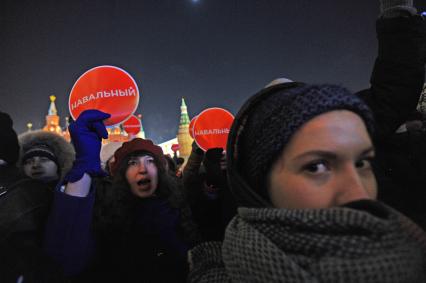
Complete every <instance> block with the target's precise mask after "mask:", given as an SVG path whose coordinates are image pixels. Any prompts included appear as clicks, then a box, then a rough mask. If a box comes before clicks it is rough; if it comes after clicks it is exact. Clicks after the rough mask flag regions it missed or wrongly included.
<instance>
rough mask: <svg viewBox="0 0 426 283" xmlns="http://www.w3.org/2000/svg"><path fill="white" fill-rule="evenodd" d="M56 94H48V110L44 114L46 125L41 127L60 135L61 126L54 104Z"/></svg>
mask: <svg viewBox="0 0 426 283" xmlns="http://www.w3.org/2000/svg"><path fill="white" fill-rule="evenodd" d="M55 100H56V96H54V95H51V96H50V106H49V112H48V115H47V116H46V125H45V126H44V127H43V131H48V132H54V133H57V134H60V135H62V129H61V126H59V116H58V111H57V110H56V105H55Z"/></svg>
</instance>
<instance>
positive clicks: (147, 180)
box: [137, 179, 151, 186]
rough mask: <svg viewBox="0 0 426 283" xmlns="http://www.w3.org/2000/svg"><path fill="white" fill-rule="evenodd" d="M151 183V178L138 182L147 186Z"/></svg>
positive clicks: (139, 184)
mask: <svg viewBox="0 0 426 283" xmlns="http://www.w3.org/2000/svg"><path fill="white" fill-rule="evenodd" d="M150 183H151V180H150V179H142V180H139V181H138V182H137V184H138V186H146V185H149V184H150Z"/></svg>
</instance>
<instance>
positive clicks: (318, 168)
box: [303, 161, 329, 174]
mask: <svg viewBox="0 0 426 283" xmlns="http://www.w3.org/2000/svg"><path fill="white" fill-rule="evenodd" d="M303 169H304V170H305V171H307V172H309V173H311V174H319V173H324V172H327V171H328V170H329V168H328V165H327V163H326V162H325V161H317V162H313V163H309V164H308V165H306V166H304V168H303Z"/></svg>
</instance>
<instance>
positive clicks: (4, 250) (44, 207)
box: [0, 112, 63, 283]
mask: <svg viewBox="0 0 426 283" xmlns="http://www.w3.org/2000/svg"><path fill="white" fill-rule="evenodd" d="M0 128H1V131H0V282H13V283H15V282H19V280H21V282H22V281H23V282H29V283H31V282H63V281H62V277H61V275H60V271H59V268H57V267H56V266H55V265H54V264H53V263H52V262H51V260H50V259H49V258H48V257H47V256H46V255H45V254H44V253H43V251H42V249H41V243H42V239H43V232H44V226H45V224H46V220H47V216H48V212H49V208H50V204H51V200H52V193H51V192H50V191H49V190H48V188H47V186H46V184H45V183H42V182H40V181H38V180H34V179H30V178H28V177H26V176H25V175H24V174H23V173H22V172H21V171H20V170H19V169H18V168H17V167H16V163H17V162H18V159H19V143H18V137H17V135H16V132H15V131H14V129H13V121H12V119H11V118H10V116H9V115H8V114H6V113H3V112H0Z"/></svg>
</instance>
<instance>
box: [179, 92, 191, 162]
mask: <svg viewBox="0 0 426 283" xmlns="http://www.w3.org/2000/svg"><path fill="white" fill-rule="evenodd" d="M190 122H191V120H190V119H189V116H188V109H187V107H186V104H185V99H183V98H182V104H181V106H180V123H179V130H178V134H177V140H178V143H179V145H180V149H179V156H181V157H184V158H185V159H187V157H189V155H190V154H191V150H192V142H193V139H192V138H191V136H190V135H189V123H190Z"/></svg>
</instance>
